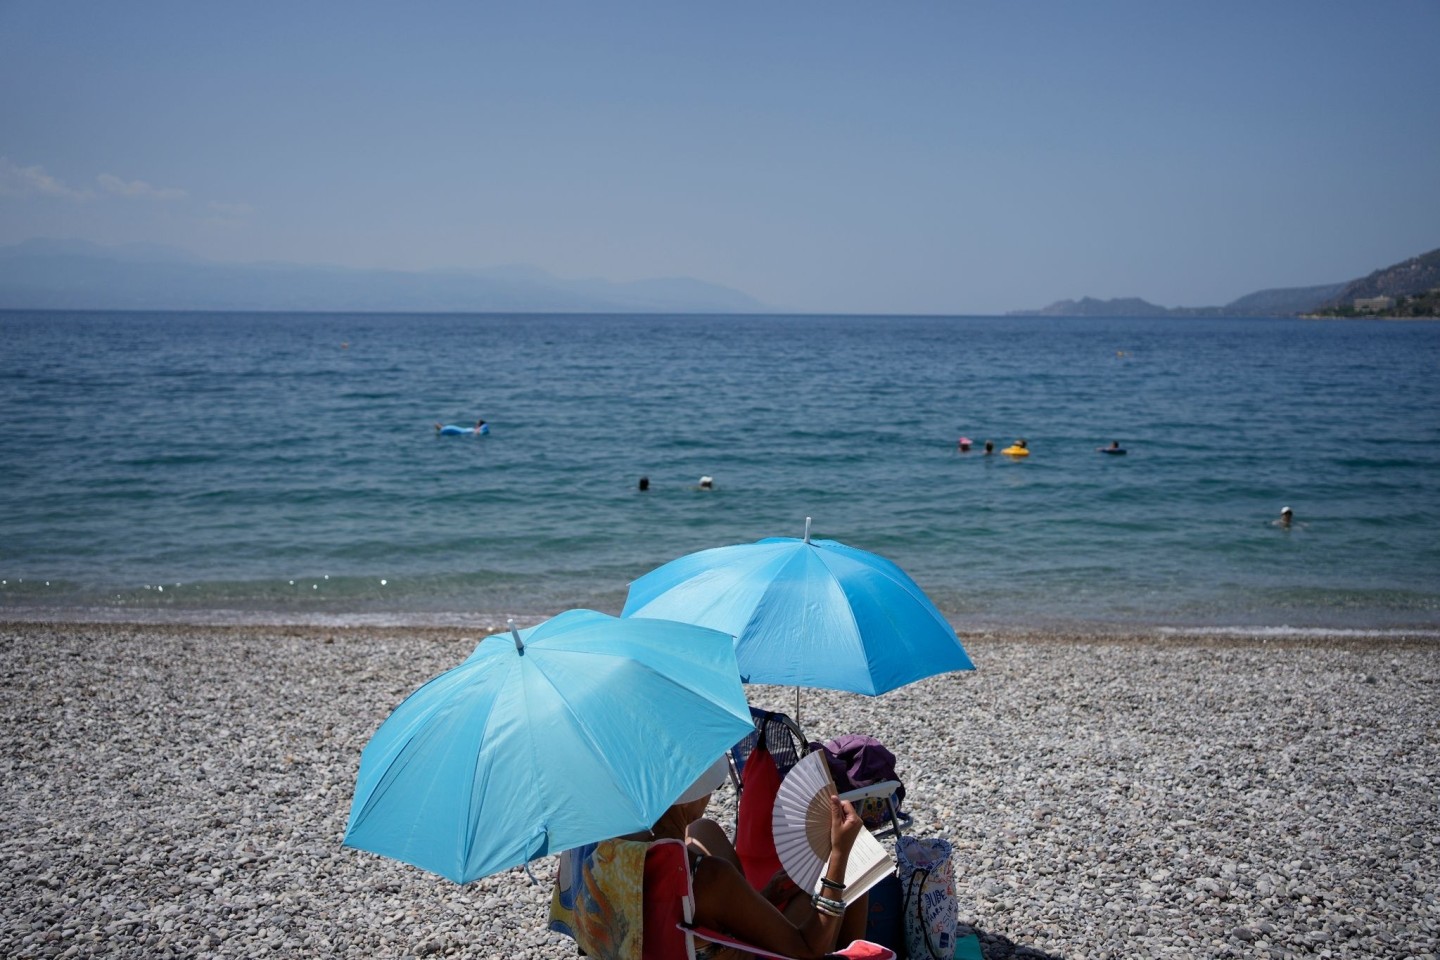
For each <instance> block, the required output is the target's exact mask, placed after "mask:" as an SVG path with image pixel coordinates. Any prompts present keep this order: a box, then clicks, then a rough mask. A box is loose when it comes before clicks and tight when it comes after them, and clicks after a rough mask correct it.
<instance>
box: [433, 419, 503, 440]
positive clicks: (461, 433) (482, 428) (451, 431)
mask: <svg viewBox="0 0 1440 960" xmlns="http://www.w3.org/2000/svg"><path fill="white" fill-rule="evenodd" d="M435 432H436V434H438V435H439V436H442V437H483V436H485V435H486V434H487V433H489V432H490V424H488V423H486V422H485V421H484V420H481V421H480V422H479V423H477V424H476V425H475V426H473V427H460V426H456V425H455V424H453V423H447V424H445V425H444V426H443V427H442V426H441V425H440V424H438V423H437V424H435Z"/></svg>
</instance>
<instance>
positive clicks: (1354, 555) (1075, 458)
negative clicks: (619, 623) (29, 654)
mask: <svg viewBox="0 0 1440 960" xmlns="http://www.w3.org/2000/svg"><path fill="white" fill-rule="evenodd" d="M0 343H3V345H4V347H3V351H0V421H3V424H4V426H3V430H0V579H3V580H4V583H3V585H0V616H4V615H9V616H31V617H33V616H45V617H50V616H55V617H93V616H99V617H110V616H121V617H140V618H147V619H148V618H153V617H183V618H204V619H218V620H226V619H241V620H243V619H247V618H279V619H282V620H298V621H314V620H319V621H326V620H341V621H345V620H353V621H361V622H365V621H387V620H388V621H398V622H407V621H409V622H462V623H463V622H468V621H471V620H476V621H479V620H485V621H489V620H493V619H494V618H496V617H498V616H504V615H514V616H516V617H517V618H524V619H528V620H533V619H535V618H538V617H539V616H541V615H544V614H549V613H553V612H557V611H559V610H561V609H565V608H567V607H572V606H588V607H594V608H597V609H601V610H606V611H609V612H618V611H619V608H620V606H621V604H622V603H623V600H624V595H625V589H626V586H627V584H628V582H629V581H630V580H631V579H633V578H634V577H636V576H638V575H640V574H641V573H644V572H645V571H647V570H649V569H650V568H652V567H654V566H656V565H658V564H660V563H663V562H665V561H667V560H670V559H672V558H674V557H676V556H679V555H681V554H684V553H688V552H690V551H693V550H698V549H702V548H704V547H709V546H717V545H721V544H728V543H737V542H745V541H749V540H754V539H758V538H760V537H765V536H774V535H789V536H799V535H800V534H801V532H802V531H803V527H804V522H805V517H807V516H810V517H813V518H814V533H815V535H816V536H818V537H826V538H832V539H837V540H841V541H844V542H846V543H849V544H851V545H853V546H857V547H861V548H864V549H868V550H873V551H876V552H878V553H882V554H884V555H885V556H887V557H889V558H891V559H892V560H894V561H896V562H897V563H899V564H900V565H901V566H903V567H904V568H905V569H906V570H907V571H909V572H910V574H911V575H912V576H913V577H915V579H916V580H917V581H918V582H919V583H920V584H921V586H922V587H924V588H925V590H926V591H927V592H928V593H929V594H930V596H931V597H932V598H933V599H934V600H935V601H936V602H937V603H938V604H939V605H940V607H941V608H942V609H944V610H945V611H946V612H947V613H949V614H950V615H951V616H952V617H953V619H954V620H955V622H956V624H957V626H958V627H959V628H960V629H961V630H962V631H963V630H965V629H978V628H981V627H994V626H1002V627H1003V626H1047V625H1074V624H1080V625H1085V624H1091V625H1097V626H1103V625H1120V626H1135V625H1146V626H1176V627H1181V626H1183V627H1213V628H1226V627H1236V628H1243V629H1245V630H1249V631H1255V630H1259V631H1263V630H1268V629H1276V628H1280V627H1292V628H1338V629H1347V630H1395V629H1417V628H1418V629H1421V630H1424V631H1436V630H1437V629H1440V442H1437V441H1440V393H1437V390H1436V383H1437V382H1440V380H1437V373H1440V324H1436V323H1429V322H1422V323H1409V324H1399V323H1373V322H1372V323H1361V322H1306V321H1256V320H1193V321H1177V320H1137V319H1123V320H1120V319H1117V320H1076V319H1050V318H974V317H967V318H900V317H823V316H813V317H793V316H787V317H651V316H488V315H487V316H457V315H444V316H417V315H397V316H386V315H373V314H364V315H339V314H299V315H276V314H238V315H230V314H137V313H123V314H122V313H109V314H107V313H95V314H60V313H18V312H11V313H0ZM476 417H484V418H485V419H486V420H487V421H489V422H490V424H491V425H492V433H491V434H490V435H489V436H486V437H480V438H438V437H437V436H436V435H435V430H434V428H433V426H432V424H433V423H434V422H435V421H443V422H455V423H462V424H463V423H469V422H472V421H473V420H474V419H475V418H476ZM961 434H964V435H966V436H969V437H971V438H973V439H974V440H975V441H976V450H975V451H973V452H971V453H969V454H961V453H958V452H957V451H956V439H957V437H958V436H959V435H961ZM1017 437H1025V438H1026V439H1027V440H1028V441H1029V445H1030V449H1031V450H1032V451H1033V454H1032V456H1030V457H1029V458H1028V460H1025V461H1022V462H1014V461H1011V460H1009V459H1006V458H1004V457H1001V456H998V455H997V456H992V457H985V456H983V455H982V454H981V453H980V452H979V447H980V446H981V445H982V444H983V443H984V441H985V440H986V439H991V440H994V441H995V442H996V448H997V450H998V449H999V448H1001V447H1004V446H1006V445H1008V444H1009V443H1010V442H1011V441H1012V440H1014V439H1016V438H1017ZM1112 439H1118V440H1119V441H1120V442H1121V444H1122V445H1123V446H1125V447H1126V448H1128V450H1129V454H1128V455H1127V456H1125V457H1109V456H1102V455H1100V454H1098V453H1097V452H1096V447H1097V446H1100V445H1102V444H1108V443H1109V442H1110V441H1111V440H1112ZM702 474H709V475H711V476H713V477H714V478H715V489H714V490H712V491H708V492H707V491H701V490H699V489H697V488H696V482H697V479H698V478H699V477H700V476H701V475H702ZM642 475H644V476H648V477H649V478H650V490H649V491H648V492H645V493H641V492H640V491H639V490H637V481H638V479H639V478H640V477H641V476H642ZM1285 505H1290V506H1292V507H1293V508H1294V510H1295V515H1296V525H1295V527H1293V528H1292V529H1290V530H1282V529H1278V528H1276V527H1274V526H1272V525H1271V522H1270V521H1272V520H1273V519H1275V518H1276V517H1277V516H1278V514H1279V511H1280V508H1281V507H1282V506H1285Z"/></svg>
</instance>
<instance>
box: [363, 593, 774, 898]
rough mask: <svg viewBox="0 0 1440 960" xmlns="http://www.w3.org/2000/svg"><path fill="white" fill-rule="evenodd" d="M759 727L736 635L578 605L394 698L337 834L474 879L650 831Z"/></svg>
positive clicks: (490, 644) (481, 648)
mask: <svg viewBox="0 0 1440 960" xmlns="http://www.w3.org/2000/svg"><path fill="white" fill-rule="evenodd" d="M752 729H753V728H752V726H751V720H750V711H749V708H748V707H747V706H746V703H745V694H744V691H743V690H742V689H741V687H740V680H739V675H738V673H737V670H736V666H735V653H734V648H733V638H732V637H730V636H729V635H727V634H724V633H719V632H717V631H714V630H707V629H704V628H702V627H695V626H690V625H688V624H683V623H672V622H667V621H663V620H621V619H618V618H616V617H610V616H606V615H605V614H603V613H596V612H595V611H593V610H571V611H568V612H566V613H562V614H560V615H559V616H557V617H554V618H552V619H550V620H547V621H545V622H544V623H542V624H540V625H539V626H536V627H531V628H530V629H528V630H519V631H517V630H514V628H513V627H512V629H511V632H510V633H502V634H495V635H494V636H491V637H487V638H485V639H484V640H482V641H481V642H480V644H479V645H478V646H477V647H476V648H475V652H474V653H472V654H471V655H470V657H469V658H468V659H467V660H466V661H465V662H464V663H462V664H460V665H459V666H458V667H455V668H454V669H453V670H449V671H447V672H445V673H442V674H441V675H440V676H438V677H436V678H435V679H433V680H431V681H430V682H429V683H427V684H425V685H424V686H423V687H421V688H420V689H419V690H417V691H415V692H414V693H412V694H411V695H410V696H409V697H408V698H407V699H406V700H405V701H404V702H403V703H401V704H400V706H398V707H396V708H395V712H394V713H392V714H391V715H390V717H389V718H388V719H387V720H386V721H385V722H384V723H383V724H381V726H380V729H379V730H377V731H376V733H375V735H374V736H373V737H371V738H370V743H369V744H368V745H367V746H366V747H365V751H364V753H363V754H361V757H360V773H359V776H358V777H357V778H356V783H355V799H354V802H353V803H352V805H351V807H350V823H349V826H348V827H347V828H346V831H345V843H346V845H348V846H352V847H358V848H360V849H362V850H369V851H371V852H373V853H379V854H383V855H384V856H387V857H393V858H394V859H396V860H403V861H405V862H406V863H411V864H414V865H415V866H417V867H421V868H423V869H425V870H429V871H431V872H433V873H438V874H440V875H441V876H444V877H448V878H449V879H451V880H454V881H455V882H456V883H468V882H469V881H471V880H474V879H477V878H479V877H484V876H488V875H489V874H492V873H496V872H498V871H500V870H504V869H506V868H507V867H513V866H518V865H520V864H522V863H526V862H528V861H530V860H534V859H535V858H537V857H543V856H545V855H546V854H551V853H559V852H560V851H562V850H567V849H570V848H572V847H577V846H580V845H582V844H586V843H594V842H596V841H599V840H604V839H606V838H607V837H614V836H619V835H621V834H625V833H631V832H633V831H636V830H641V829H644V828H646V827H649V826H651V825H652V824H653V823H654V822H655V821H656V820H657V819H659V817H660V814H661V813H663V812H664V811H665V809H666V808H667V807H669V806H670V804H671V803H672V802H674V800H675V799H676V798H677V797H679V796H680V795H681V794H682V793H683V792H684V791H685V790H686V788H687V787H689V786H690V785H691V783H692V782H694V780H695V779H696V778H697V777H698V776H699V775H700V774H701V773H702V772H703V771H704V770H705V769H706V768H707V767H709V766H710V765H711V764H712V763H713V762H714V761H715V759H716V758H717V757H719V756H721V755H722V754H724V753H725V751H726V750H727V749H728V748H729V747H731V746H733V745H734V744H735V742H736V741H738V740H739V739H740V738H741V737H743V736H745V735H746V734H747V733H749V732H750V731H751V730H752Z"/></svg>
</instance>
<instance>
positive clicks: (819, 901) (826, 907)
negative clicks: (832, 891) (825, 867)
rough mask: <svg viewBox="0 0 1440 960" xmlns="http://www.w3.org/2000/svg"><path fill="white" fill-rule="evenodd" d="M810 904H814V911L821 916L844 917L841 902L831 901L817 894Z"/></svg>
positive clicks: (842, 902) (843, 904)
mask: <svg viewBox="0 0 1440 960" xmlns="http://www.w3.org/2000/svg"><path fill="white" fill-rule="evenodd" d="M811 902H812V903H814V904H815V909H816V910H818V911H820V912H821V913H823V914H827V915H828V916H832V917H843V916H845V901H843V900H831V899H830V898H829V897H827V896H823V895H822V894H818V893H817V894H815V896H814V898H813V899H812V900H811Z"/></svg>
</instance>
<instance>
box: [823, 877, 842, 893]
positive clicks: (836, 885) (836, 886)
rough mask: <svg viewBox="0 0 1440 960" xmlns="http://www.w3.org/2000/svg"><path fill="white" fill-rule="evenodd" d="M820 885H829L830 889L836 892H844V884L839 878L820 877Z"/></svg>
mask: <svg viewBox="0 0 1440 960" xmlns="http://www.w3.org/2000/svg"><path fill="white" fill-rule="evenodd" d="M820 886H822V887H829V888H830V889H831V890H834V891H835V892H837V893H844V892H845V884H843V883H841V882H840V881H839V880H831V879H830V878H829V877H821V878H820Z"/></svg>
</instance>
